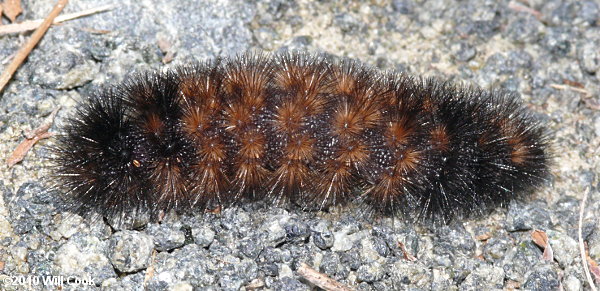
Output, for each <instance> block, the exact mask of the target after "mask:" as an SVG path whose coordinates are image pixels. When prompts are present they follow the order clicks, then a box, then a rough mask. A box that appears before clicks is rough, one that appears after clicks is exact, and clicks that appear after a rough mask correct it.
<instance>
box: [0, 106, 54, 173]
mask: <svg viewBox="0 0 600 291" xmlns="http://www.w3.org/2000/svg"><path fill="white" fill-rule="evenodd" d="M58 110H60V106H58V107H56V109H54V111H52V113H50V115H49V116H48V117H46V119H45V120H44V121H43V122H42V124H40V126H38V127H37V128H36V129H34V130H31V131H28V132H25V139H24V140H23V141H22V142H21V143H20V144H19V145H18V146H17V147H16V148H15V150H14V151H13V152H12V154H11V155H10V157H9V158H8V159H7V160H6V164H7V165H8V167H9V168H11V167H12V166H14V165H15V164H17V163H18V162H20V161H22V160H23V159H24V158H25V156H26V155H27V153H28V152H29V150H30V149H31V148H32V147H33V146H34V145H35V144H36V143H37V142H38V141H40V140H42V139H45V138H49V137H51V136H52V133H51V132H48V130H49V129H50V127H51V126H52V124H53V123H54V117H56V113H57V112H58Z"/></svg>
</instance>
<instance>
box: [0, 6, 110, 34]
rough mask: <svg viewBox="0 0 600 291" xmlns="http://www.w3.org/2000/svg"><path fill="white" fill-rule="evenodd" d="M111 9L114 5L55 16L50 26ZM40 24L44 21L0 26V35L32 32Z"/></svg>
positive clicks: (38, 20)
mask: <svg viewBox="0 0 600 291" xmlns="http://www.w3.org/2000/svg"><path fill="white" fill-rule="evenodd" d="M113 8H115V7H114V5H103V6H100V7H96V8H91V9H85V10H81V11H79V12H75V13H67V14H63V15H60V16H57V17H56V18H55V19H54V22H53V23H52V24H58V23H61V22H65V21H69V20H73V19H76V18H80V17H84V16H88V15H92V14H96V13H100V12H104V11H108V10H112V9H113ZM42 22H44V19H36V20H28V21H23V22H21V23H15V24H7V25H2V26H0V35H3V34H11V33H20V32H25V31H29V30H34V29H36V28H38V27H39V26H40V24H42Z"/></svg>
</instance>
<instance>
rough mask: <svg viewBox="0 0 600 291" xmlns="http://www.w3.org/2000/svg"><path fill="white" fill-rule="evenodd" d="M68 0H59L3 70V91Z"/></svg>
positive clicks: (1, 77) (0, 80) (1, 82)
mask: <svg viewBox="0 0 600 291" xmlns="http://www.w3.org/2000/svg"><path fill="white" fill-rule="evenodd" d="M68 2H69V0H58V2H57V3H56V5H55V6H54V8H52V11H51V12H50V14H48V17H46V19H45V20H44V22H42V24H41V25H40V27H38V29H36V30H35V31H34V32H33V34H32V35H31V37H30V38H29V40H28V41H27V42H26V43H25V45H24V46H22V47H21V49H20V50H19V52H18V53H17V55H15V58H14V59H13V60H12V62H11V63H10V64H8V66H7V67H6V69H4V72H2V75H0V92H2V90H3V89H4V86H6V84H8V81H10V79H11V78H12V76H13V74H14V73H15V72H16V71H17V69H18V68H19V66H20V65H21V63H23V61H24V60H25V59H26V58H27V56H29V53H30V52H31V50H32V49H33V48H34V47H35V46H36V45H37V43H38V42H39V41H40V39H42V37H43V36H44V34H45V33H46V31H47V30H48V28H49V27H50V25H51V24H52V22H53V21H54V18H56V16H58V14H59V13H60V12H61V11H62V10H63V8H65V5H67V3H68Z"/></svg>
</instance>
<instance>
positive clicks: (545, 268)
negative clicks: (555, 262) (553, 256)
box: [521, 265, 560, 291]
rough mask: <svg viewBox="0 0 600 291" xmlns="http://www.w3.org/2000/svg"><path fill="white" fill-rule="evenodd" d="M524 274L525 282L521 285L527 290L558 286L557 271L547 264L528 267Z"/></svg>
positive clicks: (553, 288) (554, 288) (549, 288)
mask: <svg viewBox="0 0 600 291" xmlns="http://www.w3.org/2000/svg"><path fill="white" fill-rule="evenodd" d="M530 269H531V271H529V272H528V273H527V274H526V275H525V283H524V284H523V285H522V286H521V287H522V288H525V289H527V290H533V291H537V290H540V291H541V290H556V289H558V287H559V286H560V280H559V277H558V273H557V272H556V270H554V269H553V268H552V267H551V266H549V265H535V266H531V267H530Z"/></svg>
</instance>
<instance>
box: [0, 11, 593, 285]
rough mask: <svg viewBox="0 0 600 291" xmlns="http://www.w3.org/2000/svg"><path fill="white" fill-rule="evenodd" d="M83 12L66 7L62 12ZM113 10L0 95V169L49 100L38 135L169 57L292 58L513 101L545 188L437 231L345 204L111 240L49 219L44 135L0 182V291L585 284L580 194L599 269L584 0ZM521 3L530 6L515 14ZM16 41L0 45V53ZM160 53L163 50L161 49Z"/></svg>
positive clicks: (172, 224) (75, 30)
mask: <svg viewBox="0 0 600 291" xmlns="http://www.w3.org/2000/svg"><path fill="white" fill-rule="evenodd" d="M52 2H54V1H24V3H23V4H24V7H23V8H24V13H23V15H22V16H20V19H21V20H30V19H37V18H43V17H44V16H45V15H46V14H47V13H48V11H50V9H51V6H52V5H53V3H52ZM97 2H98V1H93V0H80V1H71V3H70V4H69V5H68V7H67V8H66V9H65V11H64V13H69V12H75V11H79V10H81V9H86V8H92V7H96V6H98V5H99V4H98V3H97ZM102 2H111V1H108V0H107V1H102ZM112 2H114V3H115V5H117V8H116V9H114V10H112V11H110V12H107V13H102V14H97V15H94V16H91V17H86V18H82V19H78V20H73V21H69V22H67V23H65V24H63V25H59V26H55V27H52V28H51V29H50V30H49V32H48V33H47V34H46V36H45V37H44V39H43V41H42V42H41V43H40V45H39V46H38V47H37V48H36V49H35V50H34V51H33V52H32V53H31V55H30V57H29V59H28V60H27V62H26V63H25V64H24V65H23V66H22V67H21V68H20V69H19V71H18V73H17V74H16V75H15V77H14V78H13V81H12V82H11V83H10V85H9V86H8V87H7V88H6V89H5V90H4V92H2V93H1V95H0V109H1V111H0V140H1V141H2V143H1V144H0V159H2V160H5V159H6V158H7V157H8V156H9V154H10V152H11V151H12V149H14V148H15V147H16V145H17V144H18V143H19V142H20V141H21V140H22V138H23V132H24V131H25V130H28V129H31V128H34V127H36V126H38V125H39V124H40V122H41V121H42V120H43V118H44V117H45V116H47V115H48V114H49V113H50V112H51V111H52V110H53V109H54V108H55V107H56V106H58V105H60V106H62V109H61V110H60V112H59V114H58V116H57V118H56V124H55V126H54V127H53V129H52V130H53V131H55V132H59V131H60V124H61V122H62V121H64V120H65V117H66V116H68V115H69V114H70V113H72V112H73V105H74V104H75V102H76V101H77V100H80V99H81V98H82V96H85V95H86V94H88V93H89V92H90V91H92V90H96V89H97V88H98V87H99V86H101V85H102V84H105V83H110V82H118V81H120V80H122V79H123V78H124V77H125V76H127V74H129V73H130V72H133V71H139V70H146V69H152V68H161V67H164V66H165V65H164V64H163V59H165V57H166V58H167V59H170V58H171V56H173V59H172V62H170V63H169V64H167V65H166V66H173V65H177V64H182V63H187V62H190V61H192V60H202V59H205V58H211V57H215V56H223V55H230V54H234V53H236V52H241V51H246V50H248V49H259V50H265V51H277V50H283V49H298V50H306V51H312V52H326V53H328V54H331V55H332V56H339V57H351V58H357V59H360V60H362V61H364V62H366V63H368V64H370V65H372V66H376V67H378V68H381V69H385V70H400V71H406V72H409V73H412V74H419V75H425V76H435V77H439V78H443V79H452V80H454V81H457V82H464V83H470V84H476V85H478V86H482V87H497V88H498V87H499V88H503V89H505V90H508V91H511V92H515V93H516V94H519V95H520V96H521V98H522V99H523V100H524V101H525V102H526V104H528V106H529V107H530V109H531V110H533V111H534V112H536V113H539V116H540V118H541V119H543V120H544V121H545V122H546V123H547V124H548V127H550V128H551V129H552V131H553V132H554V151H555V154H556V158H555V163H554V165H553V167H552V172H553V178H552V179H551V181H549V182H548V183H547V184H546V185H544V186H543V187H542V188H541V189H539V190H538V191H536V193H534V195H532V199H530V200H528V201H521V202H513V203H511V204H510V205H508V206H507V207H506V208H504V209H498V210H495V211H493V212H491V213H489V215H486V216H485V217H480V218H476V219H470V220H465V221H461V222H457V223H453V224H451V225H448V226H444V227H436V228H433V227H426V226H420V225H409V224H406V223H405V222H403V221H401V220H400V219H396V220H393V219H391V218H367V217H364V216H363V215H360V212H358V211H356V210H355V209H352V208H351V207H350V208H340V209H334V210H333V211H331V212H329V213H323V212H306V211H301V210H298V209H282V208H273V207H265V206H264V205H261V204H260V203H256V204H249V205H244V206H243V207H239V208H227V209H224V210H223V211H222V212H221V214H219V215H215V214H210V213H208V214H197V215H194V216H179V217H177V216H175V215H172V216H168V217H167V218H166V219H165V221H164V222H162V223H161V224H154V223H147V222H144V221H137V222H133V223H132V224H131V226H130V227H127V228H126V229H120V228H119V227H115V226H114V225H111V222H110V221H102V220H93V219H89V218H82V217H79V216H75V215H71V214H69V213H63V212H61V211H60V209H57V207H56V205H57V197H58V196H59V195H57V193H56V192H53V191H48V186H49V183H48V181H47V179H45V177H47V176H48V174H49V172H48V171H49V169H48V163H47V161H46V160H45V159H44V158H45V157H47V156H48V154H49V153H48V150H47V148H46V147H45V146H47V145H51V144H52V143H53V140H52V139H47V140H44V141H42V142H41V143H40V144H38V145H37V146H36V147H35V148H34V149H33V151H32V152H30V154H29V155H28V156H27V157H26V159H25V160H24V161H23V162H22V163H20V164H18V165H17V166H15V167H13V168H11V169H8V168H7V167H6V166H2V170H1V171H0V193H1V195H0V197H1V198H2V199H0V279H6V278H9V279H18V278H22V279H20V280H25V282H29V284H28V285H27V286H22V285H21V286H19V285H12V284H8V282H9V281H5V280H2V282H0V289H2V290H23V289H24V287H27V288H29V289H33V290H45V289H49V290H54V289H56V288H57V286H56V285H51V284H47V285H43V284H42V282H41V280H42V279H44V278H54V279H57V280H62V279H65V280H67V279H69V278H70V279H72V280H73V279H75V278H77V279H81V280H84V282H81V283H82V284H81V285H79V286H76V285H74V284H67V283H64V286H63V290H71V289H73V290H74V289H77V290H80V289H84V290H96V289H104V290H142V289H148V290H164V289H167V288H168V289H171V290H192V289H194V290H240V289H242V290H252V289H253V288H256V287H260V288H264V289H266V290H310V289H314V286H312V285H311V284H309V283H308V282H306V281H304V280H303V279H302V278H300V277H299V276H298V274H297V272H296V270H297V268H298V266H299V264H300V263H307V264H309V265H310V266H312V267H314V268H315V269H317V270H319V271H321V272H323V273H325V274H327V275H329V276H330V277H332V278H334V279H335V280H337V281H339V282H342V283H344V284H347V285H349V286H351V287H352V288H355V289H357V290H389V289H410V290H427V289H449V290H489V289H511V288H521V289H527V290H548V289H558V288H561V287H562V288H563V290H584V289H589V288H590V287H589V285H588V283H587V282H586V280H585V276H584V274H583V268H582V265H581V259H580V257H579V253H578V248H577V247H578V246H577V221H578V210H579V202H580V200H581V198H582V197H583V194H584V192H585V191H586V190H585V189H586V188H588V187H589V189H590V192H589V193H590V195H589V199H588V207H587V209H586V211H585V217H584V224H583V236H584V239H585V241H586V242H587V243H588V246H589V255H590V257H591V258H592V259H593V260H595V261H597V262H600V223H599V220H598V217H600V203H599V202H598V201H599V198H600V193H599V191H598V189H599V188H600V187H599V186H600V184H599V178H598V173H600V155H598V148H599V144H600V99H599V98H600V97H599V94H598V92H600V90H599V87H600V50H599V49H598V48H599V47H600V4H599V2H597V1H572V2H567V1H565V2H563V1H557V0H550V1H543V0H529V1H512V2H511V3H509V2H508V1H500V2H496V1H476V0H470V1H460V2H459V3H457V2H453V1H449V0H432V1H419V0H414V1H410V0H395V1H391V2H389V1H383V0H373V1H368V3H359V2H358V1H356V2H349V1H342V2H336V1H315V2H313V1H306V0H299V1H285V0H271V1H268V0H267V1H256V2H254V1H246V2H240V1H234V0H225V1H217V0H211V1H206V2H204V1H191V0H188V1H149V0H143V1H134V0H124V1H120V0H119V1H117V0H114V1H112ZM522 2H525V3H528V4H527V5H529V6H527V7H529V8H527V9H520V8H518V7H521V8H523V7H525V6H523V5H524V4H520V3H522ZM23 41H24V37H22V36H18V35H11V36H1V37H0V60H6V59H8V58H9V56H11V55H12V54H13V53H14V52H15V51H16V50H17V48H18V47H19V46H20V45H21V44H22V43H23ZM159 43H162V44H165V43H166V44H170V48H169V49H168V50H166V51H168V52H170V53H166V55H165V52H164V51H165V49H164V47H163V50H161V48H160V47H161V46H159ZM5 64H6V61H3V62H2V65H3V66H5ZM586 92H587V93H586ZM535 229H539V230H543V231H545V232H546V234H547V235H548V238H549V243H550V245H551V247H552V249H553V251H554V258H553V260H551V261H548V260H544V259H543V258H542V250H541V249H540V248H539V247H537V246H536V245H535V244H534V243H533V241H532V237H531V233H532V231H533V230H535ZM398 242H401V243H402V245H404V246H405V250H406V252H407V253H408V254H410V255H412V256H414V257H415V258H416V260H408V259H406V256H405V255H404V252H403V251H402V249H401V248H400V247H399V244H398ZM48 276H64V277H63V278H59V277H48ZM36 278H37V279H36ZM89 279H91V281H93V282H92V283H93V284H91V285H87V284H85V283H90V282H89ZM36 280H40V281H38V282H37V283H36ZM55 283H56V282H55Z"/></svg>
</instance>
